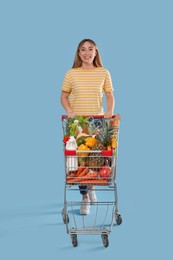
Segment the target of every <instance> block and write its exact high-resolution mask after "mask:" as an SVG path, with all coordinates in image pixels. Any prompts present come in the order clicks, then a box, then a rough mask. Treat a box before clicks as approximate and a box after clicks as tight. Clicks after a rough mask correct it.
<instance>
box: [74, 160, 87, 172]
mask: <svg viewBox="0 0 173 260" xmlns="http://www.w3.org/2000/svg"><path fill="white" fill-rule="evenodd" d="M84 166H85V162H84V161H83V162H81V164H80V166H79V167H78V170H77V174H76V175H77V176H78V175H79V174H80V173H81V172H82V171H83V169H84Z"/></svg>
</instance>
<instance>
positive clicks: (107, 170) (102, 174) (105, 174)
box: [99, 165, 111, 177]
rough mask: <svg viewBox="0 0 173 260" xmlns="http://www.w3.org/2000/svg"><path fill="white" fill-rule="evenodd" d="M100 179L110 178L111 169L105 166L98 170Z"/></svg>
mask: <svg viewBox="0 0 173 260" xmlns="http://www.w3.org/2000/svg"><path fill="white" fill-rule="evenodd" d="M99 174H100V177H110V175H111V168H110V167H109V166H107V165H105V166H103V167H102V168H100V171H99Z"/></svg>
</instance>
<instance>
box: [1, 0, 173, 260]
mask: <svg viewBox="0 0 173 260" xmlns="http://www.w3.org/2000/svg"><path fill="white" fill-rule="evenodd" d="M172 12H173V8H172V1H171V0H170V1H169V0H164V1H161V0H158V1H154V0H150V1H149V0H145V1H142V0H131V1H128V0H121V1H117V0H107V1H98V0H95V1H93V0H92V1H91V0H88V1H79V0H73V1H70V0H69V1H62V2H61V3H60V1H58V0H57V1H55V0H54V1H53V0H49V1H48V0H47V1H46V0H43V1H41V0H40V1H39V0H35V1H33V0H30V1H29V0H28V1H26V0H23V1H22V0H21V1H19V0H16V1H12V0H11V1H10V0H7V1H5V0H4V1H3V0H1V1H0V27H1V31H0V66H1V67H0V74H1V76H0V121H1V122H0V125H1V126H0V129H1V131H0V133H1V134H0V158H1V160H0V161H1V162H0V259H3V260H11V259H18V260H23V259H25V260H27V259H32V260H36V259H51V260H53V259H57V258H59V257H63V258H65V257H68V258H69V259H70V258H72V259H80V257H81V256H82V259H88V258H89V257H99V258H100V259H105V258H111V257H115V258H117V259H119V260H125V259H133V260H139V259H140V260H143V259H145V260H146V259H153V258H154V259H157V260H159V259H171V258H172V257H173V254H172V248H171V245H172V231H173V230H172V219H173V214H172V196H173V194H172V181H173V178H172V174H173V171H172V145H173V144H172V131H173V127H172V87H173V80H172V68H173V51H172V46H173V39H172V25H173V18H172ZM83 38H92V39H93V40H95V41H96V43H97V44H98V47H99V50H100V53H101V56H102V60H103V64H104V66H105V67H106V68H107V69H109V71H110V72H111V75H112V80H113V84H114V88H115V99H116V109H115V113H120V114H121V129H120V142H119V157H118V167H117V170H118V175H117V184H118V194H119V210H120V212H121V214H122V218H123V224H122V225H121V226H119V227H114V229H113V230H112V232H111V234H110V236H109V241H110V246H109V247H108V248H107V249H105V248H104V247H103V246H102V242H101V238H100V237H99V236H79V237H78V238H79V247H77V248H73V246H72V245H71V240H70V236H69V235H67V234H66V229H65V226H64V225H63V224H62V219H61V210H62V207H63V190H64V164H63V159H64V157H63V153H62V130H61V115H62V114H63V113H64V110H63V109H62V107H61V105H60V101H59V98H60V93H61V84H62V81H63V77H64V74H65V72H66V71H67V70H68V69H69V68H71V66H72V63H73V59H74V54H75V50H76V47H77V44H78V43H79V41H80V40H82V39H83Z"/></svg>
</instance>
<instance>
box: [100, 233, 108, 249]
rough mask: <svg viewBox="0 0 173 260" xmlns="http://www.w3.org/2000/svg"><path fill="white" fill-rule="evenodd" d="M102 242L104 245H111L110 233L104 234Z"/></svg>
mask: <svg viewBox="0 0 173 260" xmlns="http://www.w3.org/2000/svg"><path fill="white" fill-rule="evenodd" d="M101 237H102V242H103V245H104V247H108V246H109V239H108V235H107V234H102V235H101Z"/></svg>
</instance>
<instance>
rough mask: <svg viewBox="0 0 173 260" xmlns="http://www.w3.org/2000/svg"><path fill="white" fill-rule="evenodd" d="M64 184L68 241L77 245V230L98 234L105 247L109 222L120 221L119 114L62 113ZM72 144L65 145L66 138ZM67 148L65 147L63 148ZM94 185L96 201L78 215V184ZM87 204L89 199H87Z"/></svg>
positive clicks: (79, 202)
mask: <svg viewBox="0 0 173 260" xmlns="http://www.w3.org/2000/svg"><path fill="white" fill-rule="evenodd" d="M62 126H63V141H64V156H65V157H64V162H65V185H64V207H63V210H62V219H63V222H64V224H66V231H67V234H69V235H70V236H71V241H72V245H73V246H74V247H76V246H77V245H78V238H77V235H78V234H97V235H101V239H102V242H103V246H104V247H108V245H109V240H108V235H109V233H110V232H111V231H112V228H113V225H114V224H115V222H116V224H117V225H120V224H121V223H122V217H121V214H120V213H119V211H118V193H117V185H116V168H117V167H116V166H117V155H118V137H119V126H120V116H119V115H114V116H113V117H112V118H110V119H104V118H103V117H101V116H76V117H75V118H73V119H70V118H67V116H64V115H63V116H62ZM72 137H73V140H75V146H73V147H70V146H68V145H67V144H68V142H69V140H70V138H72ZM67 148H68V149H67ZM84 185H87V186H88V187H89V189H90V187H92V188H93V187H94V190H95V192H96V193H97V195H98V198H99V199H98V201H97V202H95V203H93V204H92V205H91V213H90V214H89V215H80V214H79V207H80V205H81V201H79V199H80V194H79V186H84ZM90 204H91V203H90Z"/></svg>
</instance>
